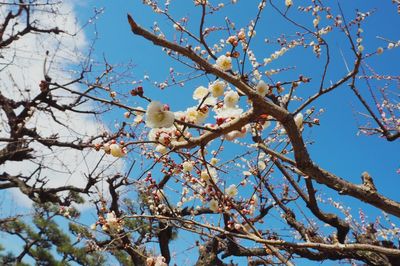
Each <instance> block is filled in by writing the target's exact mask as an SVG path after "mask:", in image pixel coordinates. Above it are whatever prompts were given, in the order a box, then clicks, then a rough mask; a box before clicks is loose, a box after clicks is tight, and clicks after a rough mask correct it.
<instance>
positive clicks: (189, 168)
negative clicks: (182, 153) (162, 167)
mask: <svg viewBox="0 0 400 266" xmlns="http://www.w3.org/2000/svg"><path fill="white" fill-rule="evenodd" d="M182 167H183V171H184V172H190V171H192V170H193V162H192V161H185V162H183V164H182Z"/></svg>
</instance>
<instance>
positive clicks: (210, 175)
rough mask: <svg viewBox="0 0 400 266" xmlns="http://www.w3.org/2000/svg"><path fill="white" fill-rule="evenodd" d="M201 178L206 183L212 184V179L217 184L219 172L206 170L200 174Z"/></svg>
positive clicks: (211, 169) (210, 169) (212, 169)
mask: <svg viewBox="0 0 400 266" xmlns="http://www.w3.org/2000/svg"><path fill="white" fill-rule="evenodd" d="M200 178H201V179H202V180H203V181H205V182H210V179H212V180H213V181H214V183H216V182H217V171H216V170H215V169H214V168H208V169H204V170H203V171H201V173H200Z"/></svg>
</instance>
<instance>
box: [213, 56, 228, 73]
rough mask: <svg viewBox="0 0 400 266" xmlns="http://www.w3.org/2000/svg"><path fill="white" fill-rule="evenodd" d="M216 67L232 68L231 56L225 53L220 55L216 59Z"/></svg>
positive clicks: (225, 69) (222, 68)
mask: <svg viewBox="0 0 400 266" xmlns="http://www.w3.org/2000/svg"><path fill="white" fill-rule="evenodd" d="M216 64H217V67H218V68H220V69H221V70H224V71H227V70H231V68H232V58H231V57H229V56H226V55H221V56H220V57H218V58H217V61H216Z"/></svg>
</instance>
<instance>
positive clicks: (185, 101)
mask: <svg viewBox="0 0 400 266" xmlns="http://www.w3.org/2000/svg"><path fill="white" fill-rule="evenodd" d="M171 2H172V4H171V7H170V10H171V12H172V14H173V15H175V16H176V17H178V18H179V17H182V16H188V17H189V24H190V26H189V28H190V27H193V29H196V27H197V25H198V21H199V12H200V10H199V9H198V8H197V9H195V8H193V7H190V8H187V6H192V5H191V4H188V5H187V2H192V1H183V0H180V1H179V0H177V1H171ZM214 2H215V1H214ZM257 2H258V1H238V4H237V5H236V6H233V7H228V8H226V10H225V11H224V12H223V14H221V15H219V14H217V15H216V16H215V17H212V18H211V19H210V20H208V24H207V25H206V26H210V25H213V24H214V25H215V24H217V25H221V23H223V18H224V16H226V15H228V16H229V17H230V18H231V19H232V20H233V21H234V22H235V23H236V25H237V28H241V27H246V26H247V25H248V22H249V20H250V19H252V18H253V17H254V15H255V14H256V12H257ZM275 2H277V1H275ZM282 2H283V1H282ZM294 2H295V5H298V4H299V3H304V4H305V5H308V4H309V3H310V2H309V1H296V0H294ZM328 2H329V4H331V5H332V6H333V8H334V9H335V11H337V4H336V2H335V1H328ZM339 2H340V4H341V5H342V8H343V10H344V13H345V16H346V17H347V18H350V17H353V16H354V14H355V10H356V9H359V10H360V11H363V12H366V11H372V10H374V11H375V13H374V14H373V16H371V17H370V18H368V19H367V21H366V22H365V23H364V26H363V29H364V33H363V35H364V43H363V44H364V46H365V51H366V52H367V53H368V52H374V51H375V50H376V48H377V47H379V46H382V47H386V46H387V42H384V41H382V40H380V39H378V38H377V36H381V37H384V38H388V39H390V40H398V39H400V34H399V31H398V28H397V27H396V26H395V25H399V15H398V14H397V13H396V7H395V6H394V5H393V4H392V3H391V1H370V0H367V1H366V0H358V1H339ZM93 6H97V7H104V11H105V12H104V14H103V15H101V16H100V18H99V20H98V21H97V29H98V40H97V41H96V51H95V55H96V56H98V58H100V57H101V56H103V55H105V56H106V58H107V59H108V60H109V62H111V63H121V62H128V60H132V62H133V63H134V64H135V65H136V66H135V67H134V69H133V70H132V76H133V77H134V78H135V79H138V80H139V79H142V78H143V75H149V76H150V78H151V79H152V80H158V81H163V80H164V79H165V78H166V77H167V76H168V72H169V67H170V66H174V67H176V68H177V69H181V68H180V66H179V65H177V64H176V63H175V62H172V61H171V60H170V59H169V58H168V57H167V56H166V55H165V54H164V53H163V52H161V51H160V48H158V47H154V46H152V45H151V44H150V43H149V42H148V41H146V40H144V39H142V38H141V37H137V36H133V35H132V34H131V32H130V29H129V26H128V24H127V21H126V14H127V13H130V14H131V15H132V16H133V17H134V18H135V20H136V21H137V22H138V23H139V24H140V25H142V26H144V27H146V28H150V27H151V26H152V25H153V22H154V21H155V20H156V21H157V22H158V24H159V26H160V27H161V28H162V29H163V30H165V32H166V33H167V37H168V38H170V39H171V38H173V37H174V34H176V32H174V30H173V28H172V25H171V24H170V23H169V22H168V21H167V19H166V18H165V17H162V16H156V15H154V13H153V12H151V10H150V8H149V7H146V6H143V5H142V4H141V1H123V0H117V1H87V3H85V5H84V6H81V7H79V9H78V10H77V11H78V12H79V14H80V18H81V19H82V20H85V18H87V17H88V16H89V14H90V12H91V10H92V8H93ZM267 10H268V11H267V12H266V13H264V14H263V16H262V18H261V20H260V25H262V26H261V27H259V28H257V36H256V38H255V39H254V40H253V44H252V45H253V46H252V48H253V49H254V50H255V51H256V55H257V56H258V57H259V58H263V57H265V56H267V55H269V54H271V53H273V52H274V51H275V50H276V49H277V46H276V45H275V46H274V45H265V43H264V41H263V40H264V38H269V39H274V38H277V37H279V35H280V34H281V33H285V34H287V35H290V34H294V33H295V32H296V31H299V29H297V28H295V27H294V26H293V25H290V24H288V23H287V22H286V21H284V20H283V19H282V18H281V17H280V16H278V15H277V13H276V12H274V11H271V9H269V8H267ZM335 13H336V12H335ZM288 14H289V16H292V17H293V18H294V19H295V20H296V21H297V22H300V23H306V24H307V25H308V27H311V26H312V25H311V23H312V22H311V21H312V19H311V18H310V17H311V16H310V15H309V14H303V15H301V16H298V15H297V14H298V12H296V10H290V11H289V13H288ZM324 22H326V21H324ZM322 24H323V23H322ZM222 25H223V24H222ZM195 32H196V31H195ZM87 34H88V36H90V34H91V33H90V32H87ZM221 37H225V38H226V37H227V36H222V35H221V36H219V37H218V38H221ZM327 40H328V41H329V42H330V49H331V65H330V67H329V72H328V73H329V74H328V76H327V79H326V81H325V84H329V82H330V81H333V82H335V81H336V80H337V79H338V78H340V77H341V76H343V74H345V73H347V70H346V67H345V64H346V63H347V64H349V65H350V66H351V65H352V64H353V62H354V56H353V55H352V54H351V51H350V49H349V48H350V47H349V44H348V42H347V40H346V39H345V38H344V36H343V35H342V34H340V35H339V34H337V32H336V33H333V34H330V35H329V36H328V37H327ZM342 54H343V56H342ZM399 59H400V53H399V51H398V49H397V50H391V51H388V52H385V53H383V54H382V55H380V56H379V57H373V58H371V59H369V60H368V61H367V62H368V63H369V64H370V65H371V66H372V67H373V68H374V69H375V70H376V71H377V72H378V73H386V74H392V75H395V74H396V73H398V62H399ZM345 61H346V62H345ZM323 62H324V61H323V60H317V59H316V58H315V56H313V54H312V52H311V50H305V49H303V48H296V49H295V50H293V51H290V52H288V53H287V54H286V55H285V56H283V57H282V58H280V59H279V60H277V61H276V62H274V63H272V64H271V66H272V68H282V67H288V66H296V69H295V70H293V71H287V72H286V73H284V74H282V75H281V76H280V77H279V79H282V80H284V79H285V78H286V79H288V78H289V79H290V78H295V77H297V76H298V75H299V74H304V75H305V76H310V77H312V78H313V82H311V83H310V84H309V85H307V86H304V88H302V89H301V91H300V92H299V95H301V96H303V97H307V96H310V95H312V94H313V93H315V91H316V86H317V85H318V84H319V80H318V79H319V77H320V75H321V66H322V64H323ZM204 84H207V83H206V81H205V80H197V81H193V82H190V83H189V82H188V83H187V84H185V86H184V87H183V88H182V87H178V86H177V87H173V88H170V89H167V90H164V91H161V90H159V89H157V88H155V87H154V86H152V85H151V84H150V83H146V82H145V83H144V88H145V90H146V93H147V94H148V95H150V96H151V97H152V98H154V99H157V100H162V101H163V102H166V103H168V104H170V106H171V109H172V110H174V111H178V110H182V109H185V108H186V107H188V106H192V105H194V101H193V100H192V99H191V94H192V92H193V90H194V88H196V87H197V86H198V85H204ZM357 84H358V85H359V89H360V91H362V92H363V93H366V92H367V88H366V86H365V83H364V82H362V81H358V83H357ZM372 84H373V85H375V86H383V85H384V83H382V82H381V83H372ZM127 87H129V85H127ZM392 88H393V90H394V91H395V90H398V88H396V87H395V85H393V84H392ZM367 96H368V95H367ZM369 100H370V98H369ZM132 104H136V103H132ZM143 104H144V103H143ZM294 106H295V105H294ZM314 106H315V107H316V109H317V110H318V109H319V108H324V109H325V112H324V114H323V115H322V116H321V117H320V120H321V126H318V127H313V128H306V130H305V132H304V136H305V137H306V139H310V140H313V141H315V143H314V144H313V145H311V146H310V147H309V150H310V153H311V156H312V158H313V159H314V160H315V162H317V163H319V164H320V165H321V166H322V167H324V168H325V169H328V170H331V171H332V172H333V173H335V174H337V175H338V176H341V177H342V178H344V179H346V180H349V181H352V182H355V183H360V182H361V179H360V175H361V173H362V172H363V171H368V172H369V173H370V174H371V175H372V176H373V177H374V181H375V184H376V186H377V188H378V190H379V191H382V193H384V194H386V195H387V196H389V197H390V198H392V199H394V200H400V198H399V196H398V195H399V194H398V187H397V184H398V183H399V182H398V179H399V175H398V174H396V170H397V169H398V168H399V160H398V158H399V148H400V146H399V144H398V141H397V142H395V143H390V142H387V141H386V140H384V139H382V138H379V137H377V136H372V137H368V136H364V135H360V136H358V135H357V127H358V126H359V125H360V123H362V122H360V121H364V120H363V119H362V117H361V116H360V115H359V114H358V112H364V109H363V108H362V106H361V105H360V104H359V103H358V102H357V101H356V99H355V96H354V94H353V93H352V92H351V91H350V89H349V88H348V87H347V86H342V87H341V88H339V89H337V90H336V91H334V92H333V93H330V94H329V95H327V96H323V97H321V98H320V99H319V100H318V101H316V102H315V103H314ZM107 119H110V121H115V120H119V119H120V118H119V117H114V116H109V117H107ZM229 151H232V152H234V153H235V152H236V153H237V152H238V150H237V148H234V147H230V150H229ZM393 184H396V185H393ZM317 188H318V189H320V190H321V191H323V194H322V195H323V197H327V198H328V197H333V198H336V199H338V197H337V194H336V193H333V192H332V191H330V190H328V189H326V188H324V187H321V186H317ZM340 200H341V201H344V202H346V203H348V206H351V208H352V209H353V211H354V214H355V215H356V214H357V212H358V209H363V210H364V211H365V212H366V213H367V215H368V216H369V217H371V218H372V220H373V219H374V218H375V217H376V216H377V215H378V216H379V215H380V216H381V215H382V214H381V212H379V211H378V210H376V209H375V208H371V207H368V206H366V205H365V204H362V203H361V202H359V201H356V200H353V199H350V198H348V197H341V198H340ZM327 208H328V209H329V207H327ZM275 226H279V223H277V224H276V225H275ZM183 235H186V234H183V233H182V235H181V236H183ZM177 244H178V245H177V246H186V245H187V244H188V243H185V240H184V238H183V237H182V240H179V242H177ZM181 244H182V245H181ZM189 244H190V243H189ZM179 250H180V249H179V248H178V249H177V251H179ZM194 253H196V250H194ZM178 257H179V256H178ZM180 259H183V258H180ZM180 259H179V260H180ZM324 265H334V264H329V263H326V264H325V263H324Z"/></svg>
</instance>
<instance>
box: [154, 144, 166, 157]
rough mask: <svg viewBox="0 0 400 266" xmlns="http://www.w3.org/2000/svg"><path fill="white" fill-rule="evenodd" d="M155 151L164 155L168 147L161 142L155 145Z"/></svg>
mask: <svg viewBox="0 0 400 266" xmlns="http://www.w3.org/2000/svg"><path fill="white" fill-rule="evenodd" d="M156 152H159V153H161V154H162V155H164V154H167V152H168V148H167V147H165V146H164V145H162V144H159V145H157V146H156Z"/></svg>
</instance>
